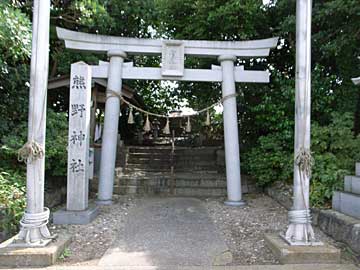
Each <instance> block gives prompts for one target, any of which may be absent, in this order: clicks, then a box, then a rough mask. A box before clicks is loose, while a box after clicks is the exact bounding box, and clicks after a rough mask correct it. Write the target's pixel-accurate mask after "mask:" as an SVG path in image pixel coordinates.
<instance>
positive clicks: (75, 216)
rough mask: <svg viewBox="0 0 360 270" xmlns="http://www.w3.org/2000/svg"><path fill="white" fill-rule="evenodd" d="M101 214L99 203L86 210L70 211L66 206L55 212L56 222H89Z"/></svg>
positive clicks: (54, 220)
mask: <svg viewBox="0 0 360 270" xmlns="http://www.w3.org/2000/svg"><path fill="white" fill-rule="evenodd" d="M98 214H99V207H98V206H97V205H94V204H93V205H90V206H89V207H88V209H86V210H84V211H68V210H66V209H65V208H64V209H60V210H58V211H56V212H55V213H54V214H53V223H54V224H80V225H81V224H89V223H90V222H92V221H93V220H94V219H95V218H96V217H97V215H98Z"/></svg>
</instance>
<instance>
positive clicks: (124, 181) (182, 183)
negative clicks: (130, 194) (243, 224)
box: [117, 178, 226, 188]
mask: <svg viewBox="0 0 360 270" xmlns="http://www.w3.org/2000/svg"><path fill="white" fill-rule="evenodd" d="M117 183H119V185H121V186H171V185H172V183H173V184H174V185H175V186H176V187H206V188H211V187H226V180H225V181H224V180H193V179H176V178H174V179H172V178H159V179H154V178H152V179H146V178H138V179H134V178H119V181H118V182H117Z"/></svg>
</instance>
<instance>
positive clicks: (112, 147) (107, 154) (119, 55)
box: [97, 50, 126, 204]
mask: <svg viewBox="0 0 360 270" xmlns="http://www.w3.org/2000/svg"><path fill="white" fill-rule="evenodd" d="M108 56H109V57H110V64H109V71H108V72H109V74H108V84H107V90H108V93H107V98H106V103H105V119H104V131H103V136H102V146H101V163H100V177H99V192H98V200H97V203H98V204H111V203H112V195H113V189H114V177H115V162H116V149H117V134H118V125H119V115H120V98H119V97H118V96H117V95H120V94H121V88H122V78H121V77H122V69H123V63H124V59H125V58H126V53H125V52H124V51H122V50H112V51H109V52H108ZM115 93H116V94H115Z"/></svg>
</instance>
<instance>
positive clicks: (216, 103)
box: [106, 89, 238, 118]
mask: <svg viewBox="0 0 360 270" xmlns="http://www.w3.org/2000/svg"><path fill="white" fill-rule="evenodd" d="M106 93H107V97H106V99H108V98H110V97H117V98H119V99H120V100H122V101H123V102H124V103H125V104H127V105H129V106H130V107H132V108H134V109H135V110H137V111H139V112H142V113H144V114H146V115H152V116H155V117H160V118H184V117H188V116H189V115H183V116H168V115H165V114H158V113H153V112H149V111H146V110H143V109H141V108H139V107H137V106H135V105H133V104H132V103H130V102H129V101H127V100H126V99H125V98H124V97H123V96H122V95H121V94H119V93H117V92H115V91H113V90H109V89H108V90H107V91H106ZM237 95H238V94H236V93H235V94H230V95H228V96H225V97H223V98H222V99H221V100H220V101H218V102H215V103H213V104H211V105H210V106H208V107H206V108H203V109H201V110H198V111H196V112H195V113H194V114H193V115H190V116H194V115H199V114H201V113H203V112H207V111H208V110H209V109H211V108H213V107H215V106H217V105H219V104H222V103H224V101H225V100H227V99H229V98H233V97H236V96H237Z"/></svg>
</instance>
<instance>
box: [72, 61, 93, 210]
mask: <svg viewBox="0 0 360 270" xmlns="http://www.w3.org/2000/svg"><path fill="white" fill-rule="evenodd" d="M70 80H71V81H70V103H69V138H68V139H69V141H68V169H67V201H66V209H67V210H68V211H82V210H85V209H86V208H87V207H88V195H89V142H90V102H91V67H90V66H88V65H87V64H85V63H83V62H78V63H75V64H72V65H71V76H70Z"/></svg>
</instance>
